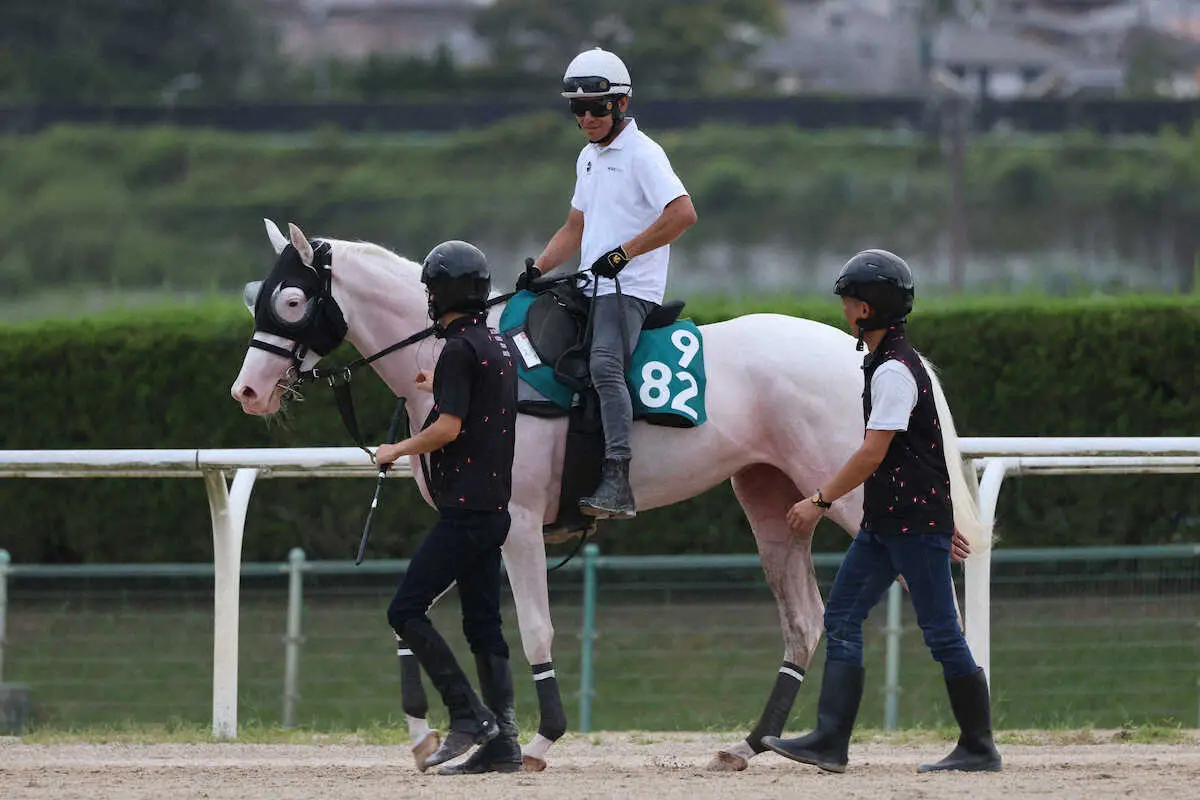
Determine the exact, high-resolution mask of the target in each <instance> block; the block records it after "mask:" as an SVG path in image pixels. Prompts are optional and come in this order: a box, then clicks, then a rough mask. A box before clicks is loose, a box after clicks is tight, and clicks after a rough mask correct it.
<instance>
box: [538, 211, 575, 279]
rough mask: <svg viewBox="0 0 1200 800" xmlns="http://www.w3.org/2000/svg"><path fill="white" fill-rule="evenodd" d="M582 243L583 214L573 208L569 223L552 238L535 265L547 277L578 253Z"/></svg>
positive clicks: (568, 216)
mask: <svg viewBox="0 0 1200 800" xmlns="http://www.w3.org/2000/svg"><path fill="white" fill-rule="evenodd" d="M582 242H583V212H582V211H580V210H579V209H578V208H575V207H574V206H571V213H569V214H567V221H566V222H564V223H563V226H562V227H561V228H559V229H558V230H557V231H556V232H555V234H554V235H553V236H551V237H550V241H549V242H547V243H546V249H545V250H543V251H542V254H541V255H540V256H538V257H537V259H536V260H535V261H534V262H533V265H534V266H535V267H537V268H538V269H539V270H541V271H542V274H543V275H545V274H546V273H548V272H550V270H552V269H554V268H555V267H557V266H558V265H559V264H561V263H563V262H564V261H566V260H567V259H568V258H570V257H571V256H573V255H575V254H576V253H578V252H579V245H580V244H581V243H582Z"/></svg>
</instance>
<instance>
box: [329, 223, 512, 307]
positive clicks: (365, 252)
mask: <svg viewBox="0 0 1200 800" xmlns="http://www.w3.org/2000/svg"><path fill="white" fill-rule="evenodd" d="M321 240H322V241H325V242H329V243H330V244H331V245H337V246H338V247H339V248H341V249H342V250H344V251H346V252H348V253H350V254H352V255H357V256H361V257H363V258H366V259H374V260H377V261H382V262H384V267H385V269H390V270H395V269H396V268H397V267H399V268H400V269H401V270H407V271H410V272H412V273H414V274H415V277H417V279H418V280H419V279H420V274H421V265H420V264H419V263H418V262H416V261H413V260H412V259H410V258H405V257H404V256H402V255H400V254H399V253H395V252H393V251H391V250H389V249H387V248H386V247H384V246H383V245H379V244H375V243H374V242H364V241H362V240H359V241H355V242H350V241H346V240H345V239H330V238H329V237H321ZM500 294H501V292H500V291H499V290H497V289H494V288H493V289H492V291H491V293H490V295H489V296H490V297H496V296H498V295H500Z"/></svg>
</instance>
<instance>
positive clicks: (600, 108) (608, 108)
mask: <svg viewBox="0 0 1200 800" xmlns="http://www.w3.org/2000/svg"><path fill="white" fill-rule="evenodd" d="M570 103H571V113H572V114H574V115H575V116H577V117H582V116H583V115H584V114H586V113H588V112H589V111H590V112H592V116H593V117H607V116H608V115H609V114H611V113H612V112H613V109H615V108H616V107H617V101H616V99H615V98H612V97H587V98H580V99H578V100H574V99H573V100H571V101H570Z"/></svg>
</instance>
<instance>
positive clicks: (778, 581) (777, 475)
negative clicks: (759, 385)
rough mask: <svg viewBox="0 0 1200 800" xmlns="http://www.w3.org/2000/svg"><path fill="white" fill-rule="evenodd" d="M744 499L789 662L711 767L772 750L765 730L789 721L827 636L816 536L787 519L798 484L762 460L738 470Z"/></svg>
mask: <svg viewBox="0 0 1200 800" xmlns="http://www.w3.org/2000/svg"><path fill="white" fill-rule="evenodd" d="M733 488H734V492H735V493H736V495H737V498H738V502H740V503H741V505H742V508H743V509H744V510H745V512H746V516H747V518H748V519H749V520H750V526H751V528H752V529H753V531H754V538H755V540H756V541H757V542H758V553H759V558H760V560H761V561H762V566H763V573H764V574H765V576H766V579H767V585H768V586H769V587H770V588H771V593H772V594H773V595H775V603H776V606H777V607H778V609H779V623H780V628H781V629H782V632H783V663H782V664H781V665H780V667H779V671H778V672H777V673H776V675H775V685H774V686H773V687H772V689H771V694H770V696H768V698H767V702H766V706H765V707H764V708H763V712H762V716H761V717H760V718H759V721H758V724H757V725H755V726H754V730H752V731H751V732H750V734H749V735H748V736H747V737H746V738H745V739H743V740H742V741H740V742H738V743H737V744H735V745H733V746H731V747H727V748H724V749H722V750H720V751H718V752H717V754H716V755H715V756H714V757H713V759H712V761H710V762H709V765H708V768H709V769H710V770H715V771H722V772H730V771H734V772H736V771H741V770H744V769H745V768H746V767H747V766H748V765H749V761H750V759H751V758H753V757H754V756H756V755H758V754H759V753H761V752H763V751H764V750H766V748H765V747H764V746H763V744H762V739H763V737H764V736H779V735H780V734H781V733H782V732H783V728H784V725H786V724H787V719H788V716H789V715H790V714H791V712H792V705H793V704H794V703H795V701H796V693H797V692H799V691H800V685H801V684H802V683H803V682H804V675H805V672H806V671H807V669H808V666H809V662H810V661H811V660H812V656H813V653H814V652H815V651H816V649H817V643H818V642H820V640H821V632H822V629H823V625H822V616H823V614H824V611H825V607H824V604H823V603H822V601H821V592H820V589H819V587H818V586H817V577H816V572H815V570H814V569H813V561H812V538H811V537H799V536H796V535H794V534H793V533H792V532H791V531H790V530H789V529H788V525H787V519H786V514H787V510H788V508H790V507H791V505H792V504H793V503H795V502H796V501H797V500H799V499H800V497H801V496H802V495H801V494H800V492H799V490H798V489H797V488H796V486H795V484H794V483H792V481H791V480H790V479H789V478H788V477H787V476H786V475H784V473H782V472H781V471H779V470H778V469H776V468H775V467H770V466H767V465H765V464H759V465H755V466H752V467H747V468H746V469H745V470H743V471H742V472H739V473H738V474H737V475H734V476H733Z"/></svg>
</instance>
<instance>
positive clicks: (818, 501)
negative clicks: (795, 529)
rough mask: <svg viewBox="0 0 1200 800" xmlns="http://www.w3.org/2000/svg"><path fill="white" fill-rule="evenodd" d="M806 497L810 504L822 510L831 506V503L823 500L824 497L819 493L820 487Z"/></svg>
mask: <svg viewBox="0 0 1200 800" xmlns="http://www.w3.org/2000/svg"><path fill="white" fill-rule="evenodd" d="M808 499H809V500H811V501H812V504H813V505H814V506H816V507H817V508H819V509H821V510H824V509H827V508H833V503H828V502H826V501H825V498H824V497H823V496H822V495H821V490H820V489H817V493H816V494H814V495H813V496H812V497H810V498H808Z"/></svg>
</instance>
